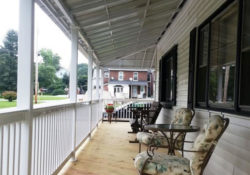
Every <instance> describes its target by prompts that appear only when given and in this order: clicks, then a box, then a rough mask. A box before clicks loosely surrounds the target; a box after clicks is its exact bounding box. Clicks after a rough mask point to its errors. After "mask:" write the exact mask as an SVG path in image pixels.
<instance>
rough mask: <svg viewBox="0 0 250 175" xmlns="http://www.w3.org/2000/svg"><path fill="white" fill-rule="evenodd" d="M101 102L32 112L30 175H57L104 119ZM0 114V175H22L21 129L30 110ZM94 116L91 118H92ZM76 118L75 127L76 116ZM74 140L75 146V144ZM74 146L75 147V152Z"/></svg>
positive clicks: (79, 103)
mask: <svg viewBox="0 0 250 175" xmlns="http://www.w3.org/2000/svg"><path fill="white" fill-rule="evenodd" d="M102 102H103V101H102V100H95V101H92V102H90V101H84V102H77V103H72V102H64V103H62V104H53V105H52V104H49V105H47V106H36V107H35V108H34V109H33V110H32V115H33V117H32V118H33V119H32V122H33V128H32V130H33V131H32V133H33V134H32V135H33V136H32V139H31V142H32V161H31V164H32V165H31V174H36V175H42V174H54V173H55V172H59V171H60V169H61V168H62V167H63V166H64V164H65V163H66V162H67V161H68V160H69V159H70V158H71V157H72V155H73V153H74V152H75V151H76V149H78V148H79V146H80V145H81V144H82V143H83V141H84V140H85V139H86V138H87V137H89V136H90V135H91V132H92V131H93V130H94V129H95V128H96V127H97V126H98V123H99V121H100V120H101V119H102V115H101V112H102V111H100V109H102V108H103V106H102V105H103V103H102ZM8 111H9V112H6V113H0V174H21V172H20V162H21V161H22V156H21V155H22V154H20V151H21V146H22V145H25V144H21V142H25V141H23V140H21V135H22V127H23V124H22V123H23V122H24V121H25V117H26V114H27V113H28V112H29V111H28V110H18V109H17V108H14V109H10V110H8ZM90 111H92V112H91V114H92V115H89V113H90ZM74 114H75V115H76V121H75V125H73V124H72V122H73V115H74ZM72 137H75V138H76V139H75V142H76V143H74V144H73V143H72V141H73V139H72ZM72 145H74V147H73V148H72Z"/></svg>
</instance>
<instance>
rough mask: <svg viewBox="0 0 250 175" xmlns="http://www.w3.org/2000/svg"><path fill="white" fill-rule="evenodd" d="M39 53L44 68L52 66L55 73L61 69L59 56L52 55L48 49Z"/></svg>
mask: <svg viewBox="0 0 250 175" xmlns="http://www.w3.org/2000/svg"><path fill="white" fill-rule="evenodd" d="M39 53H40V55H41V56H42V58H43V63H44V65H45V66H52V67H54V68H55V69H56V71H59V70H60V69H61V66H60V60H61V58H60V56H59V55H57V54H54V53H53V52H52V50H50V49H41V50H40V52H39Z"/></svg>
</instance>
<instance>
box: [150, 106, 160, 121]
mask: <svg viewBox="0 0 250 175" xmlns="http://www.w3.org/2000/svg"><path fill="white" fill-rule="evenodd" d="M149 110H154V111H151V112H149V121H148V124H154V123H155V121H156V120H157V117H158V115H159V113H160V111H161V104H160V103H159V102H153V103H152V105H151V107H150V108H149Z"/></svg>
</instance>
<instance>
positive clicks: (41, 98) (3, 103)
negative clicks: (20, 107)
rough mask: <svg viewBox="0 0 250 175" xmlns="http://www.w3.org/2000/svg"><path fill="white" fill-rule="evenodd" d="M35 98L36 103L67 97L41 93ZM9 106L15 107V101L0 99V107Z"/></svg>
mask: <svg viewBox="0 0 250 175" xmlns="http://www.w3.org/2000/svg"><path fill="white" fill-rule="evenodd" d="M37 99H38V104H39V103H43V102H44V101H49V100H65V99H67V97H58V96H52V95H43V96H38V98H37ZM11 107H16V101H12V102H8V101H0V109H4V108H11Z"/></svg>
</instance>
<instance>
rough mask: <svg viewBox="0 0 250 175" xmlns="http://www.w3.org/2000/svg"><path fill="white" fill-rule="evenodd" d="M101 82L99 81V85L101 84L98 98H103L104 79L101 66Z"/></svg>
mask: <svg viewBox="0 0 250 175" xmlns="http://www.w3.org/2000/svg"><path fill="white" fill-rule="evenodd" d="M100 72H101V83H100V85H101V94H100V98H101V99H103V86H104V84H103V81H104V70H103V68H102V69H101V71H100Z"/></svg>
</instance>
